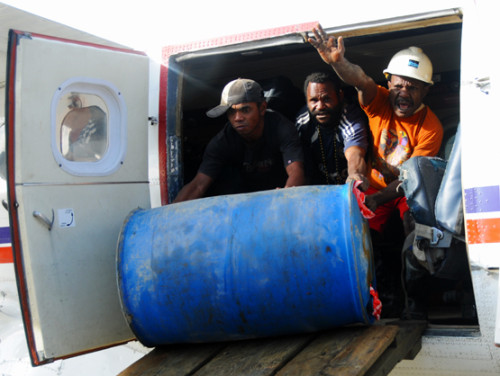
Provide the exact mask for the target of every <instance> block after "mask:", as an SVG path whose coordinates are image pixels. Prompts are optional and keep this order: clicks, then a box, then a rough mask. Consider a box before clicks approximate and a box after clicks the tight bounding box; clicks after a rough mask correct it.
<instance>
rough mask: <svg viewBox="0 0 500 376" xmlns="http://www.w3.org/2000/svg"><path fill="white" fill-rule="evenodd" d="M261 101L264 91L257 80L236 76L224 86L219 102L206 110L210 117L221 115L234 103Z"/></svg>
mask: <svg viewBox="0 0 500 376" xmlns="http://www.w3.org/2000/svg"><path fill="white" fill-rule="evenodd" d="M263 101H264V91H263V90H262V87H261V86H260V85H259V84H258V83H257V82H255V81H254V80H249V79H247V78H238V79H237V80H234V81H231V82H230V83H228V84H227V85H226V86H225V87H224V90H222V95H221V98H220V104H219V105H218V106H216V107H214V108H212V109H211V110H209V111H207V116H208V117H211V118H216V117H218V116H221V115H222V114H224V113H226V111H227V110H228V109H229V108H230V107H231V106H232V105H235V104H239V103H246V102H258V103H260V102H263Z"/></svg>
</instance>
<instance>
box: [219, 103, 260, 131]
mask: <svg viewBox="0 0 500 376" xmlns="http://www.w3.org/2000/svg"><path fill="white" fill-rule="evenodd" d="M266 108H267V105H266V102H262V103H256V102H247V103H240V104H235V105H233V106H231V108H230V109H229V110H227V118H228V119H229V122H230V123H231V125H232V126H233V128H234V130H235V131H236V132H238V134H239V135H240V136H241V137H243V138H244V139H246V140H256V139H258V138H260V136H261V135H262V130H263V129H264V115H265V113H266Z"/></svg>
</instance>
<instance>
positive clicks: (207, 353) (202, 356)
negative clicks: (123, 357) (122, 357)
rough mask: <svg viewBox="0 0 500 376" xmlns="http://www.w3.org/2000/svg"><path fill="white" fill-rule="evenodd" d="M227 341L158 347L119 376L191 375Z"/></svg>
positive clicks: (222, 347) (224, 345) (223, 346)
mask: <svg viewBox="0 0 500 376" xmlns="http://www.w3.org/2000/svg"><path fill="white" fill-rule="evenodd" d="M226 346H227V344H225V343H210V344H188V345H185V344H183V345H169V346H162V347H157V348H155V349H154V350H153V351H151V352H150V353H149V354H147V355H146V356H144V357H143V358H141V359H139V360H138V361H137V362H135V363H133V364H132V365H130V366H129V367H128V368H127V369H125V370H124V371H122V372H121V373H120V374H119V376H157V375H164V376H174V375H175V376H176V375H179V376H180V375H189V374H192V373H193V372H196V370H197V369H199V368H201V367H203V365H204V364H205V363H207V362H209V361H210V360H211V359H212V358H213V357H214V356H215V355H216V354H217V353H218V352H220V351H221V350H222V349H224V348H225V347H226Z"/></svg>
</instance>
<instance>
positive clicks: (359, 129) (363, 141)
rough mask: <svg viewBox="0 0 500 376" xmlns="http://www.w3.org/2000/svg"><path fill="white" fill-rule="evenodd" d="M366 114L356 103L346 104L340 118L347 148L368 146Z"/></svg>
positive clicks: (340, 126) (342, 135)
mask: <svg viewBox="0 0 500 376" xmlns="http://www.w3.org/2000/svg"><path fill="white" fill-rule="evenodd" d="M367 124H368V123H367V120H366V116H365V114H364V113H363V111H362V110H361V108H360V107H359V106H357V105H355V104H348V105H345V106H344V108H343V111H342V116H341V118H340V124H339V129H340V132H341V137H342V140H343V142H344V146H345V148H348V147H351V146H360V147H362V148H364V149H366V148H367V147H368V130H367V127H368V125H367Z"/></svg>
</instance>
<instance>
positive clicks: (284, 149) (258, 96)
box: [174, 78, 305, 202]
mask: <svg viewBox="0 0 500 376" xmlns="http://www.w3.org/2000/svg"><path fill="white" fill-rule="evenodd" d="M222 115H226V116H227V119H228V121H227V123H226V125H225V126H224V128H223V129H222V130H221V131H220V132H219V133H217V134H216V135H215V137H213V138H212V139H211V140H210V142H209V143H208V145H207V147H206V149H205V152H204V154H203V160H202V162H201V165H200V167H199V169H198V172H197V174H196V175H195V177H194V178H193V180H191V181H190V182H189V183H188V184H186V185H185V186H184V187H183V188H182V189H181V191H180V192H179V194H178V195H177V197H176V198H175V200H174V202H181V201H186V200H192V199H196V198H201V197H203V196H204V195H205V193H206V192H207V190H208V188H209V187H210V186H212V184H213V183H214V182H216V181H217V180H218V179H224V178H225V177H224V176H223V175H224V174H225V173H226V172H228V171H230V172H231V173H230V175H231V177H234V178H233V179H232V180H233V181H231V182H228V184H226V185H228V186H230V187H228V189H229V190H230V191H229V192H227V193H246V192H255V191H260V190H266V189H276V188H287V187H293V186H299V185H303V184H304V182H305V178H304V156H303V152H302V145H301V143H300V139H299V135H298V133H297V130H296V129H295V126H294V125H293V124H292V123H291V122H290V121H289V120H288V119H286V118H285V117H284V116H282V115H281V114H279V113H278V112H274V111H271V110H268V109H267V103H266V101H265V98H264V92H263V90H262V87H261V86H260V85H259V84H258V83H257V82H256V81H254V80H250V79H245V78H238V79H236V80H233V81H231V82H229V83H228V84H227V85H226V86H225V87H224V89H223V91H222V94H221V100H220V104H219V105H218V106H216V107H214V108H212V109H211V110H209V111H208V112H207V116H208V117H211V118H216V117H219V116H222ZM225 180H226V181H227V180H228V179H225Z"/></svg>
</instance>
